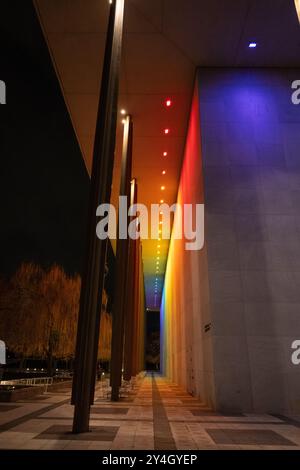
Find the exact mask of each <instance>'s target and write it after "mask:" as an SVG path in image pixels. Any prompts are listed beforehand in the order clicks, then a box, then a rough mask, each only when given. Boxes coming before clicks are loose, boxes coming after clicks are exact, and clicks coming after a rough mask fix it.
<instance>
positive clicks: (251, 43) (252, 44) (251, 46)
mask: <svg viewBox="0 0 300 470" xmlns="http://www.w3.org/2000/svg"><path fill="white" fill-rule="evenodd" d="M256 46H257V42H249V47H250V49H255V48H256Z"/></svg>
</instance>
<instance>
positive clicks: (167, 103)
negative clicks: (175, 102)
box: [165, 98, 172, 108]
mask: <svg viewBox="0 0 300 470" xmlns="http://www.w3.org/2000/svg"><path fill="white" fill-rule="evenodd" d="M165 104H166V107H167V108H170V106H172V100H170V98H168V99H167V100H166V101H165Z"/></svg>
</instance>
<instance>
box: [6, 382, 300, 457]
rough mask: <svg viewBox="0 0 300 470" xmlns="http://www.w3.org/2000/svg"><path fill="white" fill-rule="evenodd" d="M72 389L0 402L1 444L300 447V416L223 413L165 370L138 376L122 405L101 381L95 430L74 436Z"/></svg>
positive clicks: (94, 412) (93, 421)
mask: <svg viewBox="0 0 300 470" xmlns="http://www.w3.org/2000/svg"><path fill="white" fill-rule="evenodd" d="M70 396H71V390H70V389H68V388H66V389H63V390H61V391H60V392H55V393H46V394H44V395H41V396H38V397H36V398H34V399H32V400H27V401H22V402H17V403H1V404H0V448H1V449H35V450H39V449H43V450H46V449H65V450H71V449H74V450H75V449H78V450H138V449H142V450H147V449H149V450H176V449H180V450H197V449H199V450H205V449H210V450H222V449H228V450H231V449H237V450H238V449H270V450H271V449H289V450H294V449H295V450H299V449H300V416H299V417H294V418H293V419H290V418H288V417H284V416H272V415H265V414H264V415H249V414H234V415H224V414H218V413H215V412H212V411H210V410H208V409H207V408H205V407H204V406H203V405H202V404H201V402H200V401H198V400H197V399H195V398H193V397H192V396H190V395H188V394H187V393H185V392H184V391H183V390H182V389H181V388H179V387H178V386H176V385H174V384H172V383H170V382H169V381H167V380H165V379H164V378H162V377H160V376H157V375H156V376H152V375H148V376H145V377H142V378H140V380H139V381H138V383H137V385H136V387H135V389H134V390H131V391H130V392H129V393H128V394H127V396H126V397H124V398H123V399H122V400H121V401H120V402H118V403H111V402H110V401H109V399H106V398H105V397H103V390H102V387H101V386H99V385H98V386H97V390H96V401H95V405H94V406H93V407H92V411H91V430H92V432H90V433H84V434H79V435H74V434H71V430H72V418H73V407H72V406H71V405H70Z"/></svg>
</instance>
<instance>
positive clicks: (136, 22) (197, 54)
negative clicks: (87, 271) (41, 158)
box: [35, 0, 300, 308]
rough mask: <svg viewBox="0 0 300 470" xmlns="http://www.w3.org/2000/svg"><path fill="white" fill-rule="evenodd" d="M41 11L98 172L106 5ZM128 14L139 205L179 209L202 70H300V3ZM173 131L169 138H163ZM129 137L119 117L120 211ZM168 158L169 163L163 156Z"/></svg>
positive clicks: (181, 4) (127, 74) (60, 2)
mask: <svg viewBox="0 0 300 470" xmlns="http://www.w3.org/2000/svg"><path fill="white" fill-rule="evenodd" d="M35 4H36V8H37V11H38V14H39V17H40V22H41V25H42V28H43V30H44V34H45V37H46V40H47V42H48V47H49V50H50V52H51V55H52V59H53V63H54V65H55V68H56V72H57V75H58V78H59V80H60V84H61V88H62V92H63V95H64V97H65V101H66V104H67V107H68V109H69V112H70V116H71V119H72V122H73V125H74V129H75V132H76V134H77V138H78V141H79V144H80V147H81V150H82V154H83V157H84V159H85V162H86V166H87V168H88V170H89V171H90V168H91V158H92V147H93V140H94V130H95V122H96V111H97V104H98V93H99V87H100V80H101V72H102V59H103V53H104V46H105V33H106V26H107V20H108V8H109V5H108V0H36V1H35ZM125 10H126V16H125V33H124V43H123V60H122V75H121V85H120V93H121V95H120V109H122V108H124V109H126V110H127V111H128V112H129V113H130V114H131V115H132V116H133V121H134V148H133V176H134V177H136V178H137V181H138V202H142V203H144V204H146V205H147V206H150V204H151V203H158V202H159V201H160V200H161V199H163V200H164V201H165V202H167V203H170V204H172V203H174V202H176V196H177V188H178V180H179V174H180V168H181V160H182V155H183V149H184V141H185V134H186V129H187V120H188V115H189V107H190V102H191V96H192V92H193V80H194V75H195V68H196V66H197V65H200V66H293V65H297V63H298V61H299V57H300V35H299V23H298V19H297V14H296V10H295V7H294V3H293V2H292V1H291V2H290V3H289V2H287V0H264V1H261V0H209V1H207V0H125ZM249 41H256V42H257V44H258V47H257V48H256V49H253V50H251V49H249V48H248V45H249ZM217 92H218V91H217V90H216V93H217ZM167 98H170V99H171V100H172V106H171V107H166V106H165V100H166V99H167ZM166 128H168V129H170V133H169V135H165V134H164V129H166ZM121 133H122V125H121V116H120V122H119V126H118V135H117V152H116V165H115V171H114V181H113V194H112V200H113V202H114V203H116V201H117V196H118V189H119V178H120V143H121ZM164 152H167V153H168V155H167V156H163V154H164ZM164 170H165V172H166V174H164V175H163V174H162V172H163V171H164ZM161 186H165V190H164V191H161V189H160V188H161ZM157 245H158V243H157V241H151V240H148V241H143V263H144V274H145V287H146V297H147V306H148V307H149V308H158V307H159V305H160V296H161V291H162V285H163V279H164V270H165V263H166V258H167V252H168V242H167V241H162V242H161V243H160V245H161V247H160V250H159V251H160V254H159V256H160V259H159V273H158V275H157V273H156V266H157V250H158V248H157ZM156 278H157V279H158V284H157V285H158V288H157V296H156V297H155V289H156V287H155V285H156V284H155V283H156Z"/></svg>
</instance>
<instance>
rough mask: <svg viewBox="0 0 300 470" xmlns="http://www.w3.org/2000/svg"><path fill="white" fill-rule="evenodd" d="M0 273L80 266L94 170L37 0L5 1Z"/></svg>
mask: <svg viewBox="0 0 300 470" xmlns="http://www.w3.org/2000/svg"><path fill="white" fill-rule="evenodd" d="M0 22H1V26H0V80H4V81H5V82H6V87H7V104H6V105H0V210H1V222H0V274H2V275H10V274H11V273H12V272H14V271H15V269H16V268H17V267H18V266H19V265H20V263H21V262H22V261H34V262H36V263H40V264H41V265H42V266H44V267H47V266H49V265H51V264H53V263H58V264H60V265H62V266H63V267H64V268H65V270H66V271H67V272H69V273H74V272H81V268H82V258H83V254H84V240H85V227H86V214H87V203H88V191H89V178H88V174H87V171H86V169H85V166H84V163H83V159H82V157H81V153H80V149H79V146H78V143H77V140H76V137H75V134H74V131H73V128H72V125H71V122H70V118H69V115H68V112H67V110H66V106H65V103H64V100H63V97H62V94H61V91H60V88H59V84H58V81H57V78H56V75H55V72H54V69H53V66H52V63H51V59H50V56H49V52H48V49H47V46H46V44H45V42H44V38H43V35H42V32H41V29H40V26H39V23H38V20H37V18H36V15H35V11H34V8H33V5H32V2H31V0H5V1H1V19H0Z"/></svg>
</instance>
